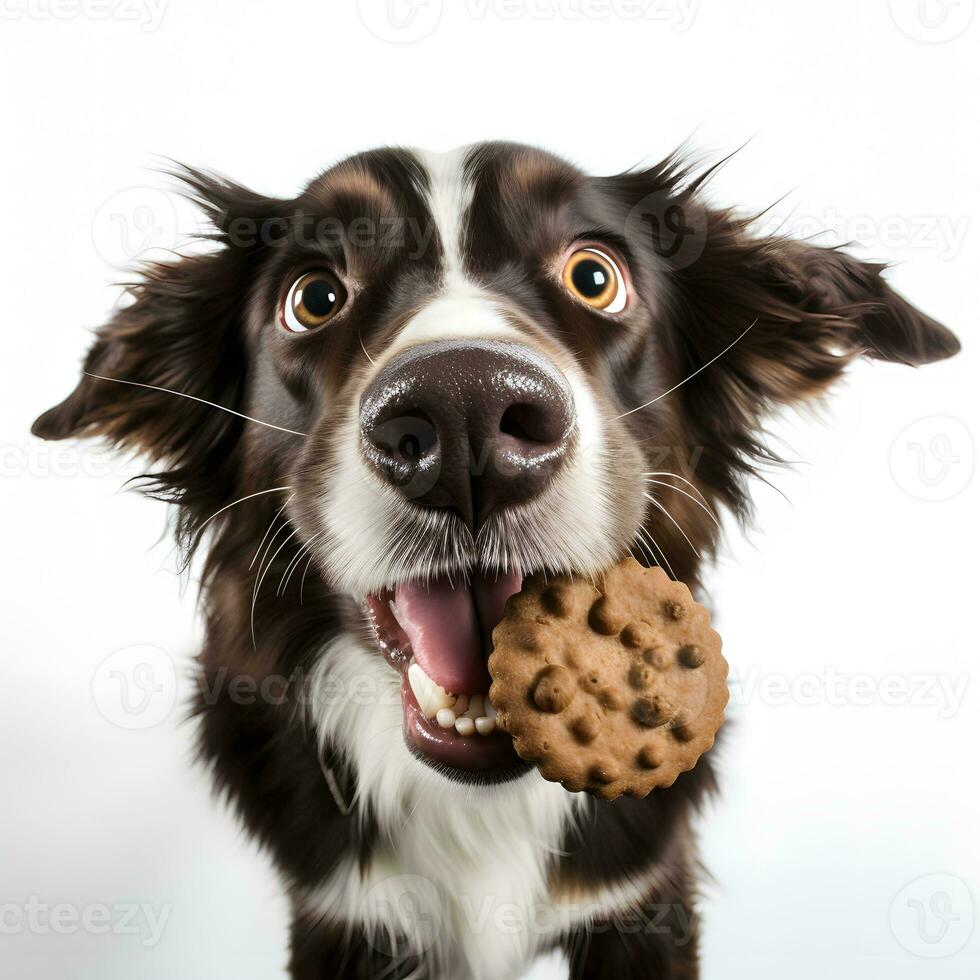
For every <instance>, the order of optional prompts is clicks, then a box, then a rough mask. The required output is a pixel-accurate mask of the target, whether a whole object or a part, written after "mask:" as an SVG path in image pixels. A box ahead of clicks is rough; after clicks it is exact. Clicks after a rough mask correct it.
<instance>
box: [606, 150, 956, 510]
mask: <svg viewBox="0 0 980 980" xmlns="http://www.w3.org/2000/svg"><path fill="white" fill-rule="evenodd" d="M710 172H711V171H710V170H709V171H707V172H706V173H704V174H702V175H701V176H699V177H695V178H694V179H691V171H690V170H687V169H685V167H684V165H683V162H679V161H678V159H677V158H676V157H675V158H669V159H668V160H666V161H664V162H663V163H661V164H660V165H658V166H657V167H654V168H651V169H650V170H646V171H637V172H631V173H628V174H623V175H619V176H618V177H611V178H605V179H604V180H603V190H604V192H605V194H606V195H607V200H608V199H610V198H611V199H612V201H613V202H614V205H615V206H616V207H617V208H620V209H622V210H621V212H620V213H621V214H622V215H623V227H624V228H625V229H626V236H625V237H626V238H627V241H628V244H629V246H630V250H631V252H633V253H634V255H635V256H636V257H637V260H638V261H639V262H640V263H641V264H642V269H641V270H640V271H641V272H647V271H648V272H649V275H644V284H646V283H649V284H650V286H649V288H651V290H653V291H654V293H655V295H654V296H653V297H652V305H653V307H654V309H655V310H657V311H658V313H657V314H656V315H657V316H658V317H659V320H660V321H661V329H660V330H659V331H658V336H659V337H661V338H662V342H663V343H664V344H665V345H666V353H667V355H668V356H669V357H670V358H671V360H672V361H673V362H674V365H675V372H676V375H677V380H678V381H681V380H683V382H684V383H683V384H682V385H680V386H678V391H677V398H678V399H679V404H680V405H682V406H683V413H682V414H683V418H684V419H685V421H686V423H687V424H688V426H689V428H690V430H691V437H692V439H695V440H696V441H697V442H698V443H699V445H700V446H701V447H702V448H703V451H704V460H705V462H704V464H703V465H702V470H703V471H704V472H703V473H702V475H703V476H704V477H705V478H706V479H707V480H708V481H709V483H711V484H712V485H713V486H714V488H715V490H716V492H718V493H719V494H720V495H721V496H722V498H724V499H725V500H726V501H727V502H728V503H729V504H730V505H731V506H733V507H734V508H735V509H736V510H743V509H744V507H745V505H746V495H745V492H744V488H743V487H742V480H741V476H742V475H744V474H746V473H748V472H751V471H752V470H753V468H754V464H755V463H757V462H759V461H760V460H770V459H772V457H771V454H770V452H769V450H768V449H767V448H766V447H765V445H764V443H763V440H762V439H761V437H760V435H759V433H760V429H761V426H762V424H763V419H764V416H765V415H766V413H767V412H768V411H769V410H771V409H773V408H775V407H776V406H778V405H782V404H791V403H794V402H799V401H801V400H804V399H807V398H811V397H814V396H819V395H820V394H822V393H823V392H824V391H826V390H827V388H828V387H829V386H830V385H831V383H832V382H834V381H835V380H836V379H838V378H839V377H840V376H841V375H842V373H843V372H844V370H845V368H846V367H847V365H848V364H849V363H850V362H851V360H853V359H854V358H855V357H857V356H860V355H866V356H868V357H872V358H878V359H881V360H886V361H895V362H899V363H903V364H909V365H919V364H926V363H929V362H930V361H937V360H941V359H942V358H945V357H951V356H952V355H953V354H955V353H956V352H957V351H958V350H959V348H960V345H959V341H958V340H957V339H956V337H955V336H954V335H953V334H952V333H951V332H950V331H949V330H947V329H946V328H945V327H944V326H942V325H941V324H939V323H937V322H936V321H935V320H933V319H932V318H931V317H929V316H927V315H926V314H924V313H922V312H921V311H920V310H918V309H916V308H915V307H914V306H913V305H912V304H911V303H909V302H908V301H907V300H906V299H904V298H903V297H902V296H900V295H899V294H898V293H897V292H895V291H894V290H893V289H892V288H891V287H890V286H889V285H888V283H887V282H886V281H885V280H884V278H883V277H882V271H883V269H884V267H883V266H882V265H880V264H876V263H870V262H862V261H859V260H858V259H855V258H853V257H851V256H850V255H847V254H846V253H845V252H843V251H841V250H840V249H839V248H822V247H818V246H815V245H811V244H808V243H804V242H798V241H794V240H792V239H788V238H784V237H780V236H772V235H762V234H760V233H758V232H757V231H756V230H755V227H756V223H755V222H753V221H752V220H750V219H745V218H741V217H739V216H737V215H735V214H734V213H733V212H731V211H726V210H722V209H718V208H714V207H711V206H710V205H708V204H706V203H705V201H704V199H703V184H704V181H705V179H706V178H707V176H709V175H710Z"/></svg>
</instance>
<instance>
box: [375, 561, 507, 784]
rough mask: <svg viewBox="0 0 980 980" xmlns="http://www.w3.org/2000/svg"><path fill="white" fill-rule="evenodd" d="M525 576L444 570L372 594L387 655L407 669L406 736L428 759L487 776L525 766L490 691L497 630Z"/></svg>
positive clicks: (402, 669) (404, 679)
mask: <svg viewBox="0 0 980 980" xmlns="http://www.w3.org/2000/svg"><path fill="white" fill-rule="evenodd" d="M520 588H521V576H520V575H519V574H509V575H503V576H501V577H499V578H497V579H488V578H482V577H479V576H474V577H472V578H471V579H470V581H469V582H465V581H463V580H462V578H461V577H458V578H456V579H455V581H452V580H450V579H448V578H439V579H436V580H435V581H432V582H429V583H427V584H425V585H422V584H413V583H405V584H401V585H398V586H396V587H395V588H394V589H386V590H385V591H383V592H380V593H375V594H374V595H370V596H368V598H367V608H368V612H369V614H370V617H371V621H372V623H373V626H374V631H375V634H376V636H377V639H378V643H379V644H380V646H381V649H382V651H383V652H384V655H385V659H386V660H387V661H388V663H389V664H391V666H392V667H394V668H395V669H396V670H397V671H398V672H399V673H400V674H401V675H402V687H401V697H402V709H403V720H404V726H405V739H406V741H407V743H408V745H409V747H410V748H411V749H413V751H414V752H415V753H416V754H417V755H418V756H420V757H421V758H422V759H423V760H424V761H427V762H430V763H434V764H436V765H437V766H440V767H448V768H450V769H451V770H458V771H459V773H460V775H464V774H466V773H471V774H473V775H475V776H478V777H484V778H506V776H508V775H510V774H516V773H517V772H520V771H523V769H524V768H525V764H524V763H522V761H521V759H520V758H519V757H518V755H517V753H516V752H515V751H514V748H513V744H512V742H511V739H510V736H509V735H507V733H506V732H503V731H501V730H499V729H498V728H497V727H496V721H495V719H496V712H495V711H494V708H493V705H492V704H491V703H490V699H489V697H487V692H488V691H489V689H490V674H489V672H488V671H487V657H488V656H489V655H490V652H491V650H492V645H491V643H492V641H491V633H492V632H493V628H494V627H495V626H496V625H497V623H499V622H500V620H501V619H502V618H503V615H504V606H505V604H506V602H507V599H508V598H510V596H512V595H514V594H515V593H516V592H519V591H520Z"/></svg>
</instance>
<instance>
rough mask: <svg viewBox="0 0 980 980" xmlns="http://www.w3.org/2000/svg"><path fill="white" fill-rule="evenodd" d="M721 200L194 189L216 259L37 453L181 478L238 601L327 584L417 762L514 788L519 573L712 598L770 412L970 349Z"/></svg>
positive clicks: (681, 173) (539, 185)
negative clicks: (661, 585) (511, 679)
mask: <svg viewBox="0 0 980 980" xmlns="http://www.w3.org/2000/svg"><path fill="white" fill-rule="evenodd" d="M702 179H703V178H697V177H694V176H692V174H691V173H690V172H688V171H686V170H685V169H684V168H683V167H682V166H681V165H680V164H678V163H677V162H676V161H675V160H668V161H667V162H665V163H663V164H661V165H659V166H656V167H653V168H652V169H648V170H643V171H639V172H630V173H626V174H623V175H619V176H615V177H604V178H594V177H590V176H587V175H586V174H584V173H582V172H581V171H579V170H578V169H576V168H575V167H573V166H571V165H569V164H568V163H566V162H565V161H563V160H560V159H558V158H556V157H554V156H552V155H550V154H548V153H544V152H541V151H537V150H533V149H529V148H527V147H523V146H513V145H502V144H487V145H481V146H476V147H472V148H468V149H465V150H462V151H458V152H455V153H451V154H448V155H441V156H435V155H429V154H423V153H417V152H410V151H405V150H381V151H376V152H371V153H366V154H362V155H359V156H356V157H353V158H351V159H349V160H346V161H344V162H343V163H341V164H339V165H337V166H335V167H333V168H331V169H330V170H328V171H327V172H326V173H324V174H323V175H322V176H320V177H318V178H317V179H315V180H314V181H313V182H312V183H310V185H309V186H308V187H307V188H306V189H305V190H304V191H303V192H302V193H301V194H300V195H299V196H298V197H296V198H295V199H292V200H276V199H270V198H265V197H261V196H259V195H256V194H253V193H251V192H249V191H246V190H245V189H244V188H242V187H239V186H237V185H233V184H230V183H228V182H225V181H221V180H217V179H214V178H210V177H207V176H205V175H202V174H199V173H193V172H192V173H188V174H186V175H185V180H186V181H187V183H188V184H189V185H190V187H191V188H192V190H193V192H194V193H195V195H196V197H197V198H198V200H199V201H200V202H201V203H202V205H203V206H204V207H205V209H206V210H207V211H208V213H209V214H210V216H211V218H212V220H213V222H214V224H215V226H216V229H217V232H216V234H215V236H214V237H215V240H216V247H215V248H214V249H213V250H212V251H209V252H206V253H204V254H197V255H194V256H190V257H185V258H181V259H179V260H177V261H172V262H167V263H164V264H155V265H151V266H149V267H148V268H146V269H145V270H144V272H143V276H142V279H141V281H140V282H139V283H138V284H137V285H136V286H134V287H133V289H132V299H133V301H132V303H131V304H130V305H128V306H126V307H125V308H123V309H121V310H120V311H119V312H117V313H116V314H115V316H114V317H113V319H112V320H111V322H110V323H109V324H108V325H107V326H105V327H104V328H103V329H102V330H101V331H100V332H99V335H98V338H97V340H96V342H95V344H94V346H93V348H92V350H91V351H90V353H89V356H88V359H87V361H86V363H85V371H86V374H85V376H83V378H82V380H81V382H80V384H79V385H78V387H77V389H76V390H75V391H74V392H73V393H72V394H71V395H70V396H69V397H68V399H67V400H66V401H64V402H63V403H62V404H60V405H58V406H57V407H55V408H53V409H51V410H50V411H48V412H47V413H45V414H44V415H43V416H41V418H39V419H38V421H37V423H36V424H35V428H34V431H35V432H36V433H37V434H38V435H41V436H43V437H46V438H62V437H66V436H71V435H80V434H81V435H88V434H98V435H103V436H107V437H109V438H110V439H112V440H114V441H115V442H116V443H118V444H122V445H125V446H128V447H135V448H137V449H139V450H142V451H144V452H146V453H148V454H150V455H151V456H152V457H153V458H155V459H156V460H158V461H159V466H160V468H159V472H158V473H156V474H154V477H155V479H156V481H157V486H158V489H160V490H162V491H164V492H165V493H166V494H167V495H168V496H169V497H170V499H173V500H175V501H176V502H177V503H178V504H179V505H180V514H181V527H182V530H183V532H184V533H185V534H186V535H187V536H188V538H189V539H191V540H194V539H195V537H196V536H199V535H200V533H201V531H202V529H204V527H205V525H206V524H207V523H208V522H209V521H210V522H213V523H212V524H211V525H210V526H211V527H212V528H213V527H216V526H217V527H220V529H221V531H220V534H219V535H218V537H217V540H216V542H215V544H214V546H213V549H214V550H213V551H212V563H213V565H212V571H213V570H214V563H215V562H219V563H221V564H222V565H223V566H224V568H225V569H226V570H227V576H228V578H229V582H226V583H225V586H226V588H225V591H226V592H229V591H230V592H234V591H235V589H232V588H227V586H228V585H229V584H230V582H231V581H235V580H236V576H237V580H238V581H239V582H240V585H241V588H240V589H238V591H239V592H241V593H242V594H243V595H244V594H246V593H248V592H249V591H250V590H251V589H252V586H251V583H250V582H249V584H248V586H247V587H246V585H245V583H246V581H247V579H248V575H247V569H248V567H249V562H250V561H253V562H254V556H256V555H257V554H258V552H257V551H256V549H259V551H263V554H264V556H265V557H267V558H268V563H267V564H268V568H278V567H283V576H282V582H281V584H282V590H283V591H287V594H288V586H289V582H290V574H291V572H292V571H293V570H295V569H297V568H298V567H299V565H300V563H301V562H302V560H303V559H304V558H305V557H306V556H307V555H309V556H311V558H310V560H312V562H313V563H314V567H315V568H316V569H317V570H318V571H319V573H320V577H321V581H322V582H323V583H325V590H329V592H330V593H331V595H332V596H337V595H343V596H347V597H351V598H353V599H354V600H355V601H356V602H357V604H358V608H360V609H362V610H364V611H365V612H366V614H367V616H368V618H369V620H370V621H371V622H372V623H373V626H374V632H375V634H376V637H377V643H378V648H377V649H376V650H375V656H376V657H378V658H380V657H381V656H382V655H383V656H384V657H385V658H386V659H387V660H388V662H389V663H390V665H391V666H392V667H393V668H394V669H395V670H398V671H401V672H402V674H403V682H402V702H403V705H402V707H403V712H404V726H405V734H406V737H407V740H408V742H409V744H410V745H411V746H412V747H413V749H414V751H415V752H416V753H417V754H419V755H420V756H421V757H422V758H423V759H425V760H427V761H434V762H437V763H439V764H440V765H443V766H448V767H450V769H451V770H452V772H453V774H455V775H460V774H461V773H463V772H477V773H481V774H483V775H488V774H490V773H493V772H502V771H510V769H509V767H510V766H511V764H512V763H513V762H514V756H513V755H512V752H511V749H510V745H509V741H508V740H507V738H506V737H505V736H503V734H502V733H499V732H498V733H494V732H493V731H492V728H493V721H492V709H491V708H490V707H489V706H488V705H487V703H486V702H485V699H484V698H483V694H484V693H485V692H486V689H487V687H488V686H489V676H488V674H487V671H486V666H485V660H486V655H487V649H488V636H489V632H490V630H491V628H492V627H493V625H494V624H495V623H496V622H497V620H498V619H499V618H500V616H501V615H502V611H503V604H504V602H505V600H506V599H507V597H508V596H509V595H510V594H511V593H513V592H515V591H517V590H518V589H519V588H520V584H521V579H522V576H525V575H527V574H529V573H531V572H535V571H541V570H544V571H551V572H559V571H569V572H575V573H579V574H583V575H590V574H593V573H596V572H597V571H599V570H600V569H602V568H603V567H604V566H606V565H608V564H610V563H611V562H613V561H615V560H616V559H617V558H619V557H621V556H622V555H623V554H625V553H626V552H628V551H630V550H632V551H633V553H634V554H635V555H636V556H637V557H638V558H640V559H641V560H645V561H646V562H648V563H653V562H657V563H660V564H662V565H663V566H664V568H665V569H666V570H668V571H669V572H670V574H672V575H674V576H676V577H678V578H681V579H685V580H687V581H692V580H694V579H695V578H696V575H697V567H698V560H699V557H700V553H701V552H703V551H704V550H705V549H709V550H710V548H711V546H712V544H713V542H714V538H715V515H716V512H717V509H718V508H719V507H720V506H722V505H727V506H729V507H732V508H734V509H735V510H740V509H742V508H743V507H744V488H743V479H744V477H745V475H746V474H747V473H750V472H751V469H752V464H753V462H754V461H755V460H756V459H757V458H759V457H760V456H761V455H764V450H763V448H762V446H761V444H760V442H759V440H758V437H757V432H758V430H759V424H760V419H761V417H762V416H763V415H764V414H765V412H766V411H768V410H770V409H771V408H772V407H774V406H776V405H778V404H781V403H789V402H794V401H798V400H800V399H805V398H809V397H812V396H814V395H818V394H820V393H821V392H822V391H824V390H825V389H826V387H827V386H828V385H829V384H830V383H831V382H832V381H834V380H835V379H836V378H837V377H838V376H839V375H840V374H841V372H842V370H843V369H844V367H845V365H846V364H847V363H848V361H849V360H850V359H851V358H852V357H853V356H855V355H857V354H868V355H870V356H872V357H877V358H883V359H886V360H894V361H902V362H906V363H909V364H922V363H925V362H928V361H933V360H937V359H939V358H943V357H948V356H950V355H951V354H953V353H955V352H956V350H957V349H958V344H957V341H956V339H955V338H954V337H953V335H952V334H951V333H949V331H947V330H946V329H945V328H944V327H942V326H941V325H939V324H938V323H936V322H935V321H933V320H931V319H929V318H928V317H926V316H924V315H923V314H922V313H920V312H919V311H918V310H916V309H915V308H913V307H912V306H911V305H910V304H908V303H907V302H906V301H905V300H903V299H902V298H901V297H899V296H898V295H896V294H895V293H894V292H893V291H892V290H891V289H890V288H889V287H888V286H887V285H886V283H885V282H884V281H883V280H882V278H881V277H880V271H881V268H880V267H879V266H874V265H869V264H866V263H862V262H859V261H857V260H855V259H853V258H851V257H849V256H847V255H845V254H843V253H842V252H839V251H836V250H833V249H823V248H816V247H813V246H810V245H805V244H801V243H798V242H794V241H790V240H786V239H777V238H771V237H770V238H766V237H756V236H754V235H753V233H752V230H751V225H750V223H749V222H747V221H744V220H742V219H740V218H738V217H736V216H735V215H734V214H732V213H731V212H728V211H723V210H718V209H713V208H711V207H709V206H708V205H706V204H705V203H704V201H703V196H702V193H701V184H702ZM104 379H113V380H104ZM120 382H122V383H120ZM175 392H176V393H179V394H180V395H182V396H187V397H175V394H174V393H175ZM215 406H221V407H222V408H224V409H227V410H228V411H222V410H221V409H220V408H218V407H215ZM236 501H242V502H241V503H235V505H234V507H232V506H231V505H232V504H233V502H236ZM223 508H228V509H227V510H223ZM216 512H218V516H217V517H215V514H216ZM277 514H279V515H281V516H282V524H281V525H279V527H280V528H281V531H282V532H283V533H280V531H279V530H277V531H276V537H275V538H274V539H273V540H270V539H269V535H271V533H272V529H273V528H274V527H276V524H275V516H276V515H277ZM270 516H272V517H273V521H272V523H271V524H270ZM267 527H268V528H269V532H268V533H267V535H266V538H263V536H262V535H263V532H264V531H265V530H266V528H267ZM287 529H288V533H285V532H286V531H287ZM287 542H291V543H292V545H293V546H295V548H296V550H295V551H294V550H293V549H292V548H289V547H286V546H287ZM263 549H264V550H263ZM283 549H285V551H284V550H283ZM216 553H217V554H218V555H219V557H218V558H215V557H214V556H215V554H216ZM270 555H271V558H269V557H268V556H270ZM287 559H288V561H287ZM276 562H279V563H282V564H281V565H280V566H277V565H276ZM261 566H262V562H261V561H260V562H259V567H260V570H261ZM253 571H254V569H253ZM263 574H268V570H266V572H265V573H263ZM297 577H298V576H297ZM278 579H279V577H278V576H277V575H276V574H275V573H273V578H272V580H271V581H276V580H278ZM261 589H262V581H261V580H260V581H259V584H258V586H257V587H255V593H252V594H251V595H248V596H247V598H248V600H252V601H254V600H255V598H256V593H261ZM248 605H249V603H248V602H246V603H245V606H248ZM270 608H271V607H270ZM276 614H277V615H280V616H284V615H288V616H291V617H294V618H295V617H296V616H299V615H302V613H301V611H300V609H299V605H298V601H297V602H296V603H294V604H293V605H292V606H291V607H285V609H284V608H283V607H279V611H278V613H276ZM263 615H264V616H269V615H273V613H272V612H269V611H267V612H264V613H263ZM239 625H241V621H239ZM235 642H238V643H240V644H242V645H248V646H251V643H252V642H253V641H252V640H251V639H250V638H249V636H248V633H247V631H245V632H244V635H241V636H239V637H238V638H237V639H236V641H235ZM457 696H460V697H462V698H464V699H465V703H464V702H463V701H459V700H457ZM440 709H441V710H440Z"/></svg>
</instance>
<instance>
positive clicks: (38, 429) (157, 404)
mask: <svg viewBox="0 0 980 980" xmlns="http://www.w3.org/2000/svg"><path fill="white" fill-rule="evenodd" d="M183 176H184V180H185V183H187V184H188V185H189V186H190V187H191V190H192V192H193V195H194V197H195V198H196V199H197V201H198V203H199V204H200V205H201V206H202V207H203V208H204V210H205V211H206V212H207V213H208V214H209V216H210V217H211V219H212V221H213V222H214V224H215V227H216V228H217V233H216V234H215V235H213V236H211V237H212V238H213V239H214V240H215V241H217V242H218V243H219V247H218V248H217V249H216V250H215V251H212V252H209V253H205V254H198V255H191V256H185V257H181V258H177V259H175V260H173V261H167V262H159V263H151V264H147V265H144V267H143V268H142V270H141V275H140V278H139V279H138V281H136V282H135V283H134V284H132V285H130V286H129V287H128V293H129V300H130V301H129V303H128V305H125V306H123V307H122V308H120V309H119V310H117V312H116V313H115V314H114V315H113V316H112V318H111V319H110V320H109V322H108V323H107V324H105V325H104V326H103V327H101V328H100V329H99V330H98V331H97V333H96V338H95V341H94V343H93V344H92V346H91V348H90V349H89V352H88V355H87V356H86V358H85V362H84V365H83V374H82V377H81V379H80V380H79V382H78V385H77V387H76V388H75V390H74V391H73V392H72V393H71V394H70V395H69V396H68V397H67V398H66V399H65V400H64V401H63V402H61V403H60V404H59V405H56V406H55V407H54V408H51V409H49V410H48V411H46V412H45V413H44V414H43V415H41V416H40V417H39V418H38V419H37V421H35V423H34V425H33V427H32V429H31V431H32V432H33V433H34V435H36V436H40V437H41V438H43V439H64V438H68V437H70V436H101V437H103V438H106V439H108V440H109V441H110V442H111V443H113V444H114V445H117V446H120V447H123V448H126V449H131V450H135V451H137V452H139V453H141V454H143V455H145V456H148V457H149V458H150V459H151V460H153V461H154V462H155V463H157V464H162V465H160V468H159V471H158V472H156V473H154V474H152V477H151V479H152V480H153V481H154V488H155V489H156V490H157V491H158V492H161V493H163V494H164V495H165V496H167V497H168V498H169V499H174V500H180V501H181V502H183V503H187V504H193V503H195V501H200V502H201V503H202V505H203V506H207V505H209V504H210V503H211V501H212V499H215V498H217V499H219V501H220V497H221V492H222V490H223V489H225V488H226V484H227V479H226V478H227V477H228V475H229V474H228V468H229V467H230V466H232V465H233V459H234V454H232V453H231V449H232V447H233V446H234V444H235V442H236V441H237V439H238V437H239V435H240V432H241V427H242V420H241V419H240V418H238V417H236V416H235V415H234V414H231V413H229V412H224V411H221V410H219V409H216V408H214V407H212V406H211V405H209V404H207V403H208V402H212V403H214V404H216V405H221V406H224V407H225V408H228V409H231V410H233V411H236V410H237V411H240V410H241V401H242V396H243V391H244V385H245V379H246V376H247V372H248V362H247V355H246V348H245V343H244V337H243V329H244V323H243V320H244V314H245V304H246V300H247V297H248V294H249V286H250V281H251V278H252V277H251V275H250V273H251V271H252V270H254V267H255V261H256V259H255V253H256V249H255V248H254V247H252V245H251V242H250V243H249V247H242V246H239V245H236V244H235V242H233V241H232V240H231V239H230V237H229V235H228V232H227V229H228V226H229V223H230V222H232V221H234V220H236V218H241V217H242V216H243V215H247V216H248V218H249V219H250V220H253V221H255V220H263V216H264V215H266V214H268V213H270V212H271V211H272V210H274V209H275V207H276V206H277V205H278V204H279V203H281V202H275V201H273V200H271V199H265V198H261V197H259V196H257V195H254V194H251V192H248V191H246V190H245V189H244V188H241V187H239V186H237V185H234V184H231V183H229V182H225V181H220V180H217V179H215V178H211V177H208V176H205V175H202V174H198V173H195V172H191V171H187V172H185V174H184V175H183ZM105 379H114V380H105ZM162 389H169V390H170V391H173V392H179V393H181V395H185V396H190V397H180V395H174V394H169V393H167V392H166V391H164V390H162Z"/></svg>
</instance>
